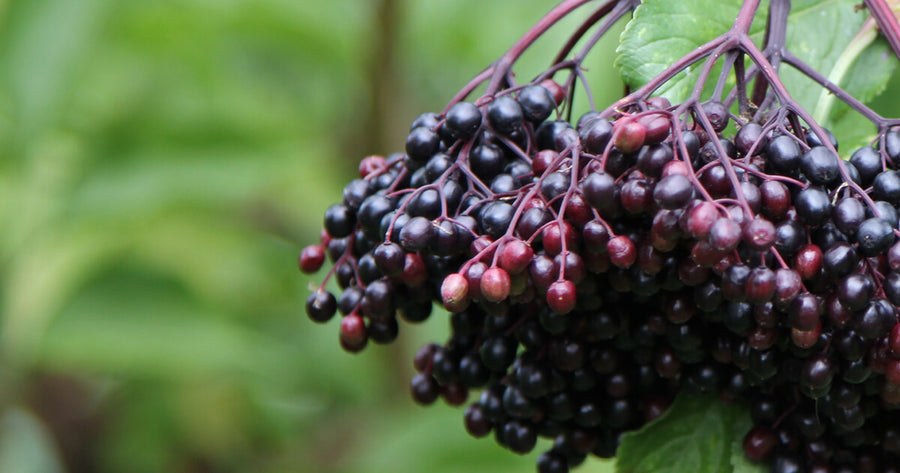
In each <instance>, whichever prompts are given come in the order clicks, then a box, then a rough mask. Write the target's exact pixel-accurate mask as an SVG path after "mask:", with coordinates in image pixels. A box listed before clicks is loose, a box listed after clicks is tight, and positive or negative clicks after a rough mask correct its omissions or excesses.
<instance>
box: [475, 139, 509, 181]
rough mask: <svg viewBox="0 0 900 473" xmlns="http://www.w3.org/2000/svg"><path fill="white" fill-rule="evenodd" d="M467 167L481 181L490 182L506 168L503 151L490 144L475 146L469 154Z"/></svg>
mask: <svg viewBox="0 0 900 473" xmlns="http://www.w3.org/2000/svg"><path fill="white" fill-rule="evenodd" d="M469 166H470V167H471V169H472V172H474V173H475V175H476V176H478V177H479V178H481V179H482V180H483V181H488V182H489V181H490V180H491V179H493V178H494V176H496V175H497V174H500V173H501V172H503V168H504V167H506V158H505V157H504V156H503V151H501V150H500V148H498V147H496V146H494V145H492V144H482V145H478V146H476V147H475V148H474V149H472V151H471V152H470V153H469Z"/></svg>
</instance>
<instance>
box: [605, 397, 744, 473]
mask: <svg viewBox="0 0 900 473" xmlns="http://www.w3.org/2000/svg"><path fill="white" fill-rule="evenodd" d="M749 428H750V417H749V414H748V412H747V408H746V406H743V405H740V404H725V403H724V402H722V401H720V400H718V399H715V398H710V397H702V396H690V395H686V394H681V395H679V396H678V397H677V398H676V399H675V402H673V403H672V406H671V407H669V409H668V410H667V411H666V412H665V414H663V415H662V416H660V417H659V418H658V419H656V420H655V421H653V422H652V423H650V424H647V425H646V426H644V427H643V428H642V429H641V430H639V431H637V432H631V433H627V434H625V435H624V436H623V437H622V443H621V445H620V446H619V449H618V451H617V452H616V455H617V459H616V472H617V473H670V472H671V473H680V472H684V471H691V472H697V473H729V472H731V471H732V458H731V457H732V456H733V454H734V452H733V449H732V444H733V443H734V442H735V437H737V439H738V441H740V439H742V438H743V437H742V436H741V434H740V432H744V431H746V430H748V429H749ZM740 454H741V455H743V453H742V452H741V453H740Z"/></svg>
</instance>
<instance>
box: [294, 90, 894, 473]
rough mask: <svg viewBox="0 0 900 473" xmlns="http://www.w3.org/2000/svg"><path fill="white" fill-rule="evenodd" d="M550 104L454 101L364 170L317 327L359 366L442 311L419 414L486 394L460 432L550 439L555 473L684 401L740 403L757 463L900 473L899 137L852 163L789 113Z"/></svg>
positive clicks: (541, 95)
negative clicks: (749, 421) (612, 112)
mask: <svg viewBox="0 0 900 473" xmlns="http://www.w3.org/2000/svg"><path fill="white" fill-rule="evenodd" d="M559 97H560V89H559V87H558V86H557V85H556V84H555V83H554V82H552V81H547V82H544V83H543V84H542V85H531V86H528V87H525V88H522V89H520V90H518V91H514V92H513V91H511V92H510V93H507V94H504V95H500V96H499V97H497V98H496V99H495V100H492V101H486V102H484V103H481V104H480V106H479V105H475V104H472V103H467V102H461V103H458V104H456V105H454V106H453V107H452V108H450V109H449V111H448V112H447V114H446V115H445V116H436V115H433V114H425V115H423V116H421V117H419V118H418V119H417V120H416V121H415V122H414V123H413V127H412V129H411V132H410V134H409V137H408V139H407V143H406V153H405V154H403V155H394V156H391V157H388V158H387V159H385V158H381V157H368V158H366V159H364V160H363V161H362V163H361V164H360V178H359V179H357V180H355V181H353V182H351V183H350V184H349V185H348V186H347V187H346V188H345V189H344V201H343V202H342V203H339V204H335V205H334V206H332V207H331V208H329V209H328V210H327V211H326V214H325V232H324V233H323V238H322V243H321V244H320V245H314V246H310V247H307V248H306V249H304V250H303V252H302V254H301V258H300V265H301V268H302V269H303V270H304V271H315V270H317V269H318V268H319V266H321V264H322V262H323V260H324V256H325V255H326V254H327V255H328V256H329V257H330V259H331V260H332V262H333V263H334V265H335V266H334V272H335V276H336V279H337V281H338V283H339V285H340V286H341V287H342V288H343V292H342V294H341V296H340V298H338V299H335V297H334V296H333V295H332V294H330V293H328V292H327V291H325V290H324V289H321V288H320V289H318V290H316V291H315V292H314V293H313V294H312V295H311V296H310V298H309V300H308V301H307V312H308V314H309V316H310V317H311V318H312V319H313V320H315V321H317V322H324V321H327V320H329V319H330V318H331V316H332V315H333V314H334V313H335V312H336V311H338V310H339V311H340V313H341V314H342V315H343V318H342V321H341V330H340V341H341V344H342V346H343V347H344V348H345V349H346V350H348V351H352V352H355V351H359V350H361V349H362V348H363V347H365V345H366V344H367V342H368V341H370V340H371V341H372V342H375V343H389V342H391V341H393V340H394V339H395V337H396V336H397V333H398V323H397V322H398V319H397V315H398V314H399V317H400V318H402V319H405V320H407V321H410V322H419V321H422V320H424V319H426V318H427V317H428V316H429V314H430V313H431V310H432V301H440V302H442V303H443V305H444V306H445V307H446V308H447V309H448V310H449V311H450V312H452V315H451V317H450V323H451V328H452V334H451V336H450V338H449V340H448V341H447V342H446V343H445V344H443V345H441V346H439V345H427V346H426V347H424V348H423V349H422V350H421V351H420V352H419V353H418V354H417V356H416V360H415V366H416V369H417V370H418V372H419V374H417V375H416V376H415V377H414V378H413V380H412V393H413V397H414V399H415V400H416V401H417V402H419V403H422V404H429V403H431V402H434V401H435V400H436V399H437V398H438V397H440V396H443V397H444V399H445V400H446V401H447V402H448V403H450V404H454V405H457V404H462V403H464V402H465V400H466V399H467V395H468V391H469V390H470V389H473V388H484V391H483V392H482V395H481V397H480V399H479V401H478V402H475V403H474V404H471V405H470V406H469V407H468V409H467V410H466V415H465V420H466V428H467V429H468V430H469V432H470V433H471V434H472V435H475V436H484V435H487V434H489V433H490V432H492V431H493V432H494V436H495V438H496V440H497V441H498V443H500V444H501V445H503V446H505V447H507V448H509V449H511V450H513V451H515V452H519V453H525V452H528V451H530V450H531V449H532V448H533V447H534V445H535V442H536V439H537V437H538V436H544V437H549V438H552V439H554V441H555V443H554V447H553V448H552V449H551V450H550V451H548V452H547V453H545V454H544V455H542V456H541V459H540V460H539V470H540V471H541V472H551V471H566V470H567V468H568V467H569V466H572V465H575V464H577V463H579V462H580V461H582V460H583V458H584V457H585V455H587V454H590V453H594V454H596V455H598V456H603V457H609V456H611V455H613V454H614V452H615V448H616V446H617V441H618V437H619V434H620V433H621V432H623V431H625V430H629V429H635V428H638V427H640V426H641V425H642V424H643V423H644V422H646V421H648V420H650V419H653V418H655V417H656V416H658V415H659V414H660V413H661V412H662V411H663V410H664V409H665V408H666V406H667V405H668V404H669V402H670V401H671V400H672V398H673V396H674V395H675V394H676V393H678V392H679V391H681V390H686V391H688V392H692V393H704V392H705V393H720V394H721V395H723V396H726V397H729V398H736V399H744V400H747V401H749V402H750V403H751V405H752V406H753V414H754V421H755V423H756V427H755V428H754V430H753V431H751V432H750V433H748V435H747V439H746V441H745V448H746V451H747V454H748V456H750V457H751V458H753V459H755V460H760V461H763V460H771V461H772V462H773V463H774V464H775V465H785V464H793V463H796V464H797V465H805V467H808V468H819V466H821V465H837V466H841V467H844V466H846V467H847V468H851V469H852V470H853V471H865V470H856V468H857V467H859V466H858V465H863V464H865V465H868V464H871V465H876V466H879V465H880V466H887V465H894V464H898V462H900V457H898V456H897V455H898V454H900V430H898V427H897V426H898V425H900V423H898V421H900V415H897V414H895V411H894V410H893V408H895V407H897V406H900V325H898V324H897V309H896V306H897V305H898V304H900V272H898V270H900V245H898V244H897V243H896V233H897V227H898V213H897V208H896V206H897V205H898V204H900V173H898V172H897V171H894V170H893V162H894V161H895V160H900V133H897V132H889V133H887V134H886V135H884V138H883V140H882V141H883V142H882V143H879V144H880V145H883V146H879V147H878V148H873V147H864V148H860V149H859V150H856V151H855V152H854V153H853V155H852V158H851V159H850V161H849V162H844V161H842V160H841V159H840V158H839V157H838V156H837V154H835V152H834V151H832V150H831V149H829V147H826V146H824V145H823V143H821V142H820V140H818V138H817V137H816V136H815V135H814V134H809V133H807V130H805V129H802V128H800V129H797V130H796V131H794V130H793V128H792V125H791V123H788V122H787V121H785V120H784V119H783V118H782V116H781V115H778V114H776V116H775V117H774V118H773V119H772V120H770V121H769V122H767V123H763V124H756V123H752V122H737V123H736V125H737V133H736V134H735V135H734V137H733V138H731V139H726V138H724V137H723V136H722V135H721V132H722V131H724V130H725V129H726V127H727V126H728V124H729V122H730V121H732V120H734V117H731V116H730V115H729V113H728V110H727V109H726V108H725V107H724V106H723V105H722V104H721V103H718V102H706V103H705V104H703V106H702V107H701V108H700V109H699V111H698V113H697V114H696V115H695V116H693V117H690V119H691V124H690V125H689V126H687V127H684V128H680V129H673V128H672V123H673V121H672V116H671V112H670V110H671V109H673V108H674V107H671V106H670V104H669V103H668V102H667V101H665V100H664V99H651V100H650V101H648V102H645V103H641V104H636V105H634V106H633V109H631V110H629V111H627V112H626V113H623V114H621V115H620V116H618V117H616V118H615V119H613V120H609V119H606V118H601V117H599V116H597V114H596V113H593V112H592V113H588V114H587V115H585V116H583V117H582V118H581V119H580V120H579V122H578V123H577V124H576V126H575V127H572V126H570V125H569V124H568V123H566V122H564V121H546V119H547V118H548V117H549V116H550V115H551V113H552V112H553V110H554V108H555V106H556V105H557V102H558V100H560V98H559ZM704 124H705V125H706V127H704V126H703V125H704ZM708 127H711V130H706V129H705V128H708ZM708 131H712V132H713V133H708ZM711 136H713V138H712V139H711V138H710V137H711ZM829 138H832V139H833V137H829ZM830 144H831V145H832V146H831V147H833V148H836V147H837V142H836V141H832V142H831V143H830ZM879 149H883V153H881V152H879ZM845 175H846V176H849V177H850V182H853V183H855V184H856V186H857V188H863V189H865V194H864V195H862V194H860V195H858V194H856V193H855V192H854V191H853V189H852V188H851V187H850V183H849V182H848V181H845V180H844V179H843V178H842V176H845ZM862 446H865V447H867V448H866V449H865V450H863V451H864V452H865V453H863V454H859V453H857V452H859V451H860V449H859V448H860V447H862ZM854 462H855V463H854ZM784 468H786V467H781V466H778V467H777V468H776V471H791V470H790V469H789V468H788V469H784ZM823 468H824V467H823ZM829 468H831V466H829ZM859 468H862V467H859ZM866 469H868V467H867V468H866ZM813 471H820V470H815V469H814V470H813ZM821 471H830V470H821ZM838 471H840V470H838Z"/></svg>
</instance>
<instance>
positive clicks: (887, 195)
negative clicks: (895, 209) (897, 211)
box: [872, 171, 900, 206]
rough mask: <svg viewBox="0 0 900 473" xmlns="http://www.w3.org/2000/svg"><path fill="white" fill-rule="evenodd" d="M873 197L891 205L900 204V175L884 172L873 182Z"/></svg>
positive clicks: (893, 172)
mask: <svg viewBox="0 0 900 473" xmlns="http://www.w3.org/2000/svg"><path fill="white" fill-rule="evenodd" d="M872 197H873V198H874V199H877V200H884V201H887V202H888V203H890V204H891V205H895V206H896V205H898V204H900V173H898V172H897V171H883V172H881V173H879V174H878V175H877V176H875V179H874V180H873V181H872Z"/></svg>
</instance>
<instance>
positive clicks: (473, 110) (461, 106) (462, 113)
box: [407, 102, 481, 152]
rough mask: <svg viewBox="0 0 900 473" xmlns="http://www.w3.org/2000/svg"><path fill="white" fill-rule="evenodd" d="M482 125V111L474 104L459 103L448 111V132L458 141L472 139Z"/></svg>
mask: <svg viewBox="0 0 900 473" xmlns="http://www.w3.org/2000/svg"><path fill="white" fill-rule="evenodd" d="M480 125H481V110H479V109H478V107H476V106H475V105H474V104H472V103H469V102H458V103H455V104H453V106H452V107H450V110H448V111H447V117H446V126H447V130H449V131H450V134H451V135H452V136H453V137H454V138H456V139H459V140H463V139H466V138H471V137H472V136H473V135H475V132H476V131H477V130H478V127H479V126H480ZM407 152H409V151H408V150H407Z"/></svg>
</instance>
